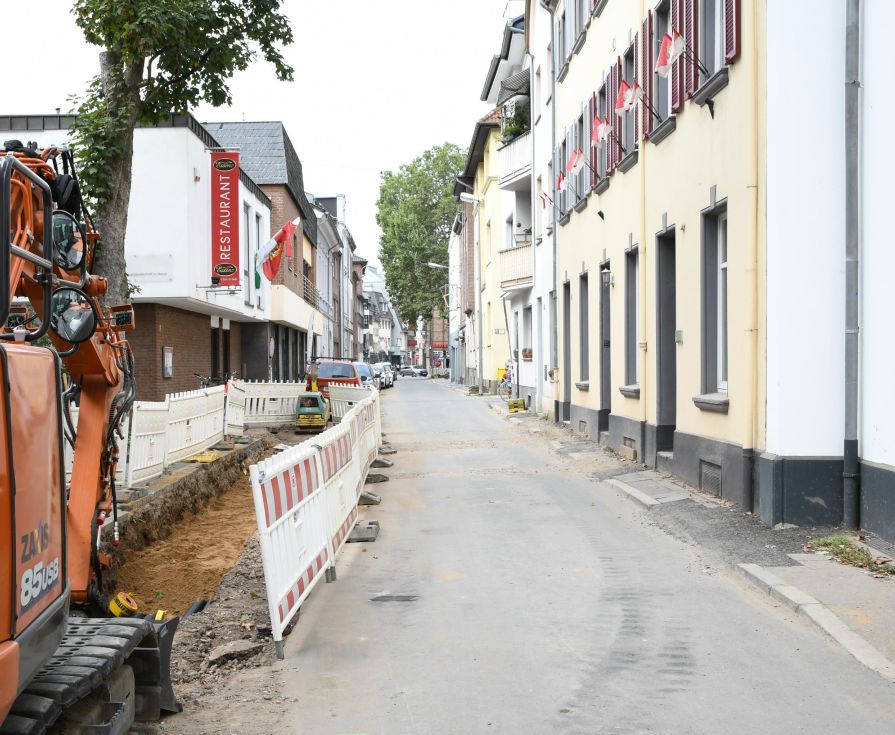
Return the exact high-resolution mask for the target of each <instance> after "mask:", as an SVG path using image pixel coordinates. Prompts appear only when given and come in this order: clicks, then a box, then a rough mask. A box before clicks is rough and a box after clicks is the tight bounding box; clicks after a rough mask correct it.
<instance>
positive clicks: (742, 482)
mask: <svg viewBox="0 0 895 735" xmlns="http://www.w3.org/2000/svg"><path fill="white" fill-rule="evenodd" d="M660 451H662V450H660ZM702 462H709V463H711V464H714V465H719V466H720V467H721V497H722V498H724V499H725V500H729V501H730V502H731V503H735V504H736V505H738V506H740V507H741V508H743V509H744V510H749V511H751V510H752V509H753V508H752V463H753V452H752V450H751V449H743V447H741V446H740V445H738V444H730V443H728V442H724V441H720V440H718V439H712V438H710V437H707V436H699V435H697V434H686V433H684V432H682V431H675V432H674V460H673V465H672V466H673V468H674V474H675V475H676V476H677V477H680V478H681V479H682V480H683V481H684V482H686V483H687V484H688V485H692V486H693V487H697V488H699V487H700V486H701V479H700V464H701V463H702ZM701 489H704V488H701Z"/></svg>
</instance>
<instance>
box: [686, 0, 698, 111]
mask: <svg viewBox="0 0 895 735" xmlns="http://www.w3.org/2000/svg"><path fill="white" fill-rule="evenodd" d="M696 3H697V0H684V40H685V41H686V42H687V53H688V55H689V56H691V57H698V56H699V16H698V14H697V10H698V8H697V7H696ZM685 69H686V80H685V85H686V90H685V91H686V94H687V99H690V98H691V97H692V96H693V95H694V94H695V92H696V87H698V86H699V69H698V68H697V66H696V64H694V63H687V65H686V66H685Z"/></svg>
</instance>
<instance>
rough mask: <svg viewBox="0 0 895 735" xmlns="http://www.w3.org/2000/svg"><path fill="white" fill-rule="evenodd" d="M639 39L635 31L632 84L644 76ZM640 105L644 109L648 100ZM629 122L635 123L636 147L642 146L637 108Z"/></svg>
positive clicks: (631, 113) (632, 112)
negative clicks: (641, 68)
mask: <svg viewBox="0 0 895 735" xmlns="http://www.w3.org/2000/svg"><path fill="white" fill-rule="evenodd" d="M639 39H640V36H639V35H638V34H637V33H635V34H634V43H632V44H631V48H632V49H633V51H634V80H633V81H632V82H631V84H632V85H633V84H634V82H637V83H638V84H640V81H641V79H640V78H641V76H642V75H641V74H640V66H638V58H637V57H638V56H639V55H640V47H639ZM643 91H644V94H646V90H643ZM640 107H641V109H643V110H645V109H646V100H641V103H640ZM628 122H631V123H634V147H635V148H639V147H640V115H638V114H637V110H636V108H635V109H633V110H631V112H629V113H628Z"/></svg>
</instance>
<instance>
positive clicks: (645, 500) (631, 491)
mask: <svg viewBox="0 0 895 735" xmlns="http://www.w3.org/2000/svg"><path fill="white" fill-rule="evenodd" d="M606 482H607V483H609V484H610V485H612V486H613V487H614V488H617V489H618V490H621V491H622V492H623V493H625V494H626V495H628V496H629V497H630V498H632V499H633V500H636V501H637V502H638V503H640V505H642V506H643V507H644V508H652V507H653V506H654V505H660V503H659V501H658V500H656V499H655V498H652V497H650V496H649V495H647V494H646V493H644V492H641V491H640V490H638V489H637V488H636V487H631V486H630V485H628V484H627V483H626V482H622V481H621V480H616V479H615V478H614V477H610V478H609V479H608V480H606Z"/></svg>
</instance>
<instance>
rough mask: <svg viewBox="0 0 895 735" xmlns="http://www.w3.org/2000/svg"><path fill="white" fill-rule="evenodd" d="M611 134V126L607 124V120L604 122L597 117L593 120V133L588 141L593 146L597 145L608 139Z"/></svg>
mask: <svg viewBox="0 0 895 735" xmlns="http://www.w3.org/2000/svg"><path fill="white" fill-rule="evenodd" d="M611 132H612V125H610V124H609V118H606V119H605V120H604V119H603V118H601V117H599V116H597V117H595V118H594V131H593V132H592V133H591V134H590V139H591V141H592V142H593V144H594V145H599V144H600V143H602V142H603V141H604V140H606V139H607V138H608V137H609V133H611Z"/></svg>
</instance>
